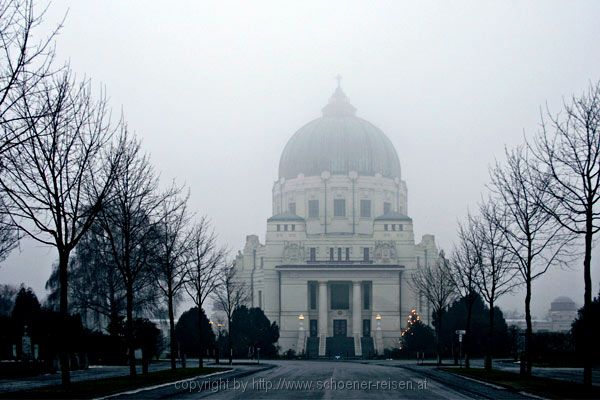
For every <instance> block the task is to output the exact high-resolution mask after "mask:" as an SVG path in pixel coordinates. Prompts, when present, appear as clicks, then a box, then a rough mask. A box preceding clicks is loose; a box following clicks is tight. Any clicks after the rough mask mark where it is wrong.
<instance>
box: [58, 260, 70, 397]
mask: <svg viewBox="0 0 600 400" xmlns="http://www.w3.org/2000/svg"><path fill="white" fill-rule="evenodd" d="M68 268H69V252H68V251H65V250H63V251H59V254H58V275H59V282H60V315H61V317H62V319H63V321H64V323H66V321H67V318H69V290H68V284H69V281H68ZM66 345H67V343H66V342H63V343H62V344H61V348H60V352H59V357H60V374H61V382H62V385H63V387H65V388H67V387H68V386H69V385H70V384H71V365H70V364H71V363H70V359H69V358H70V357H69V351H68V349H67V348H65V346H66Z"/></svg>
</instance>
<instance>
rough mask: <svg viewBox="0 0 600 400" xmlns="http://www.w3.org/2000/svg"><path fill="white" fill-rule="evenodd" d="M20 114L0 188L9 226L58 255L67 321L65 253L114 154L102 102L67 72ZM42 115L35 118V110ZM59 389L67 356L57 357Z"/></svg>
mask: <svg viewBox="0 0 600 400" xmlns="http://www.w3.org/2000/svg"><path fill="white" fill-rule="evenodd" d="M39 90H40V91H39V93H38V95H37V96H36V97H35V98H31V97H29V98H27V99H24V100H23V102H22V103H21V104H20V107H19V113H20V115H21V117H22V118H23V120H24V121H26V123H27V125H28V126H29V129H30V130H31V132H32V134H31V135H30V136H29V139H27V140H26V141H24V142H23V143H22V144H21V145H20V146H18V147H11V148H9V149H7V150H6V149H5V151H4V153H3V155H2V156H3V164H4V167H5V168H4V170H3V171H2V173H1V174H0V189H1V190H3V191H4V192H5V193H6V206H7V208H8V211H9V213H10V215H11V220H12V223H13V224H14V225H15V226H17V227H18V228H19V230H20V231H21V232H24V233H25V234H27V235H28V236H30V237H31V238H33V239H34V240H37V241H38V242H40V243H42V244H45V245H49V246H52V247H55V248H56V250H57V251H58V259H59V262H58V264H59V275H60V276H59V278H60V312H61V314H63V315H64V316H67V315H68V310H69V308H68V264H69V257H70V254H71V251H72V250H73V249H74V248H75V246H76V245H77V243H78V242H79V240H80V239H81V237H82V236H83V235H84V234H85V233H86V231H87V230H88V229H89V227H90V226H91V225H92V223H93V222H94V219H95V218H96V216H97V214H98V212H99V211H100V209H101V208H102V205H103V203H104V201H105V199H106V197H107V195H108V193H109V191H110V189H111V187H112V185H113V182H114V179H115V176H116V174H117V169H118V165H119V155H118V152H115V151H113V147H112V140H113V136H114V132H115V130H114V128H112V127H111V124H110V117H109V114H108V111H107V105H106V99H105V97H104V96H103V95H102V96H100V98H99V99H98V100H95V99H94V97H93V96H92V92H91V88H90V83H89V81H83V82H81V83H76V82H75V80H74V78H73V77H72V76H71V74H70V72H69V71H65V73H63V74H62V75H61V76H60V77H58V78H56V79H52V80H47V81H44V82H43V84H42V86H41V87H40V89H39ZM40 109H43V110H45V115H43V116H42V117H39V116H38V115H39V113H38V111H39V110H40ZM60 353H61V370H62V381H63V384H64V385H68V384H69V382H70V371H69V357H68V355H67V354H66V352H65V351H61V352H60Z"/></svg>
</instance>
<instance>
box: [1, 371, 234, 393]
mask: <svg viewBox="0 0 600 400" xmlns="http://www.w3.org/2000/svg"><path fill="white" fill-rule="evenodd" d="M228 369H229V368H179V369H177V370H175V371H172V370H164V371H154V372H150V373H148V374H146V375H141V374H139V375H138V376H137V377H136V378H135V379H130V378H129V377H128V376H119V377H114V378H104V379H94V380H86V381H81V382H73V383H71V387H70V389H69V390H65V389H63V388H62V386H60V385H57V386H47V387H43V388H39V389H33V390H25V391H20V392H12V393H1V394H0V398H5V399H9V398H10V399H90V398H95V397H102V396H108V395H111V394H115V393H120V392H123V391H127V390H132V389H137V388H141V387H145V386H153V385H160V384H161V383H168V382H176V381H179V380H183V379H188V378H194V377H196V376H201V375H208V374H212V373H214V372H219V371H225V370H228Z"/></svg>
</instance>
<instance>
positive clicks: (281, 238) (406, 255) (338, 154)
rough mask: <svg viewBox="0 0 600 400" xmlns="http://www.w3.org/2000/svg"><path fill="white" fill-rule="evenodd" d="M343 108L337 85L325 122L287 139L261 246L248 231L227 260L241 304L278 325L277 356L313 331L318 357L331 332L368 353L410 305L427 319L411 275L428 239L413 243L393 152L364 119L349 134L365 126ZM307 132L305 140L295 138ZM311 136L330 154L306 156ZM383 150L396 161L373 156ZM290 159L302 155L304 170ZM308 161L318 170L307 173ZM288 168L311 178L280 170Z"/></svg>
mask: <svg viewBox="0 0 600 400" xmlns="http://www.w3.org/2000/svg"><path fill="white" fill-rule="evenodd" d="M346 105H349V103H348V101H347V98H346V97H345V95H343V92H341V89H340V88H338V90H336V93H335V94H334V96H333V97H332V99H331V101H330V103H329V105H328V106H326V107H325V109H324V110H323V111H324V115H323V117H322V118H321V119H324V120H325V121H324V122H322V123H319V124H315V123H314V122H313V123H309V124H308V125H310V124H312V125H318V126H324V128H323V129H322V131H319V132H315V131H314V128H311V130H310V132H308V131H307V130H306V129H305V128H303V129H301V130H300V131H298V132H297V133H296V134H295V135H294V137H293V140H294V142H293V146H291V147H290V144H288V146H286V150H285V151H284V155H285V157H284V156H282V161H281V163H280V174H279V175H280V178H279V179H278V180H277V181H276V182H275V183H274V185H273V193H272V196H273V204H272V207H273V216H272V217H271V218H269V219H268V220H267V231H266V237H265V243H264V244H262V243H261V242H260V241H259V239H258V236H256V235H249V236H247V239H246V245H245V246H244V250H243V251H241V252H239V253H238V255H237V257H236V260H235V263H236V268H237V274H238V275H237V276H238V279H240V280H241V281H243V282H245V285H246V287H247V288H248V290H249V291H250V296H249V301H248V303H249V304H248V305H249V306H252V307H260V308H262V309H263V310H264V312H265V314H266V315H267V317H268V318H269V319H270V320H271V321H276V322H277V324H278V325H279V327H280V339H279V346H280V350H281V352H285V351H287V350H288V349H292V350H294V351H296V352H297V353H303V352H305V351H306V346H307V339H306V338H310V337H314V338H318V339H315V340H318V343H319V355H321V356H323V355H326V354H327V353H328V350H327V348H326V343H329V342H327V338H332V337H339V336H342V337H347V338H353V339H354V355H356V356H360V355H361V338H363V337H371V338H373V343H374V347H375V350H376V351H377V352H382V351H383V349H384V348H391V347H397V346H398V341H399V337H400V329H401V328H403V327H404V325H405V322H406V317H407V316H408V314H409V313H410V310H411V309H413V308H415V309H417V310H418V312H419V313H420V314H421V315H422V316H423V319H424V321H425V322H429V316H430V315H431V313H430V311H429V308H428V306H427V304H425V302H424V301H423V300H422V299H420V298H419V296H418V295H417V294H416V293H415V292H414V291H413V290H412V283H411V280H412V274H413V273H414V271H415V269H416V268H418V267H419V266H420V265H424V264H425V263H433V262H435V261H436V258H437V248H436V244H435V240H434V237H433V236H432V235H424V236H423V237H422V238H421V240H420V241H419V243H416V242H415V237H414V230H413V220H412V219H411V218H410V217H408V204H407V203H408V201H407V199H408V197H407V186H406V183H405V182H404V181H403V180H402V178H401V176H399V174H400V170H399V161H398V159H397V155H396V151H395V149H394V148H393V146H392V144H391V142H389V140H388V139H387V138H386V137H385V135H383V133H382V132H381V131H379V130H377V128H375V127H373V126H372V125H370V124H369V125H367V126H368V127H372V128H369V129H372V130H373V132H370V131H369V130H368V129H367V130H366V131H365V132H362V131H359V132H354V131H351V129H354V128H352V127H353V126H365V124H368V123H367V122H366V121H364V120H361V119H359V118H357V117H355V116H354V108H353V107H352V108H348V107H347V106H346ZM350 107H351V106H350ZM355 120H358V122H357V121H355ZM360 124H362V125H360ZM357 129H358V128H357ZM332 131H335V132H336V133H335V137H334V136H332V135H333V134H332V133H331V132H332ZM308 136H310V141H309V139H307V138H306V139H305V138H304V137H308ZM332 137H333V139H332ZM382 137H383V138H382ZM315 138H316V139H315ZM335 138H338V139H335ZM315 140H322V141H323V143H327V145H328V146H330V147H331V149H330V151H331V155H329V153H328V152H327V151H325V152H323V151H322V150H319V156H318V158H317V159H315V157H314V151H312V150H311V149H310V146H311V145H312V144H313V143H314V142H315ZM336 140H337V141H338V142H336ZM389 146H392V147H391V148H390V147H389ZM360 147H364V148H366V149H371V150H366V151H365V150H362V149H361V148H360ZM382 147H383V149H381V148H382ZM298 152H307V154H306V156H304V155H303V154H298ZM357 154H358V156H357ZM390 154H393V156H394V157H396V159H391V160H389V161H385V159H384V161H381V159H382V158H386V157H387V159H389V158H390ZM292 156H293V159H294V164H293V165H290V164H289V163H288V161H287V159H288V158H290V157H292ZM357 157H358V158H357ZM375 159H377V160H379V161H378V163H374V162H373V160H375ZM298 160H307V165H306V168H305V169H303V166H302V163H301V161H300V162H298ZM286 163H287V164H286ZM308 164H309V165H308ZM315 165H320V166H321V165H324V166H325V167H324V168H327V169H326V170H323V171H321V173H320V174H318V175H314V168H315V167H314V166H315ZM374 165H375V166H376V167H377V168H379V170H373V166H374ZM328 166H330V167H328ZM344 166H346V167H345V168H344ZM354 166H356V168H357V170H359V171H362V172H359V171H357V170H354V169H351V168H353V167H354ZM295 170H298V171H304V170H306V171H313V174H312V175H310V176H305V175H304V173H302V172H299V173H298V174H297V176H295V177H293V178H289V177H288V178H286V177H285V176H284V175H285V174H288V175H289V174H290V173H294V172H290V171H295ZM282 171H284V172H285V174H284V173H283V172H282ZM331 171H335V173H332V172H331ZM394 175H395V176H394Z"/></svg>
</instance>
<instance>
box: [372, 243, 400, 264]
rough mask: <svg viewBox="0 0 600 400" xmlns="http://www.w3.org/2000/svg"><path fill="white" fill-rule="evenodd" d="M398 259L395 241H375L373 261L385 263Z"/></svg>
mask: <svg viewBox="0 0 600 400" xmlns="http://www.w3.org/2000/svg"><path fill="white" fill-rule="evenodd" d="M397 259H398V251H397V250H396V243H395V242H394V241H393V240H389V241H383V240H378V241H376V242H375V262H376V263H378V264H386V263H393V262H396V260H397Z"/></svg>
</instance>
